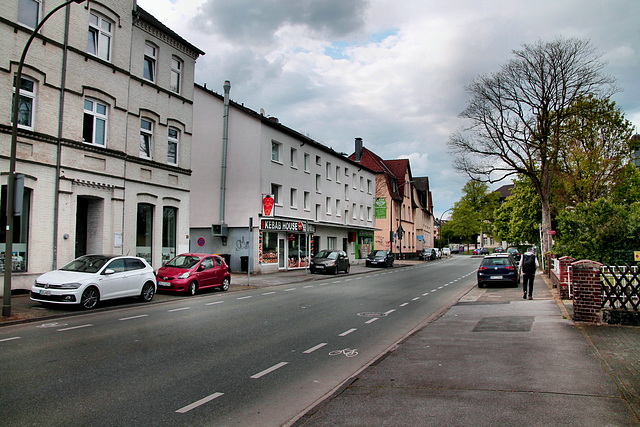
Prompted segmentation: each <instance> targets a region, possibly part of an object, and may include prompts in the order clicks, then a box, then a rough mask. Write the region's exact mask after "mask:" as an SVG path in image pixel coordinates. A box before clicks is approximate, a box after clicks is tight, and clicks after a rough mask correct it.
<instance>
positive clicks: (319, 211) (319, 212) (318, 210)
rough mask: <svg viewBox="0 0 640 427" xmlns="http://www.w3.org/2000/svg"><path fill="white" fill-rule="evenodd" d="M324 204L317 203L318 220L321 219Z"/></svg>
mask: <svg viewBox="0 0 640 427" xmlns="http://www.w3.org/2000/svg"><path fill="white" fill-rule="evenodd" d="M321 212H322V205H316V221H320V217H321V215H320V214H321Z"/></svg>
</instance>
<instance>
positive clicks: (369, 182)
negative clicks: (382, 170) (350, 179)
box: [367, 179, 371, 194]
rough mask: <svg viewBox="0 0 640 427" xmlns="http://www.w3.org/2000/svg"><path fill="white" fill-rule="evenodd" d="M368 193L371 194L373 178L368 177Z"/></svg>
mask: <svg viewBox="0 0 640 427" xmlns="http://www.w3.org/2000/svg"><path fill="white" fill-rule="evenodd" d="M367 193H368V194H371V180H370V179H367Z"/></svg>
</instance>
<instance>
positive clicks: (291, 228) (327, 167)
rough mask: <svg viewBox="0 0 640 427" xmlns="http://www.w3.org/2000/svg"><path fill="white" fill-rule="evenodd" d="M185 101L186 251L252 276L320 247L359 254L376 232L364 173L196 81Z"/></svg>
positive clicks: (299, 262) (296, 261)
mask: <svg viewBox="0 0 640 427" xmlns="http://www.w3.org/2000/svg"><path fill="white" fill-rule="evenodd" d="M225 90H227V91H229V90H230V85H228V86H227V88H226V89H225ZM194 106H195V109H194V133H193V141H192V150H193V159H192V168H193V175H192V186H191V251H193V252H214V253H220V254H223V255H224V256H225V257H227V260H228V261H229V263H230V267H231V269H232V270H234V271H239V270H244V269H246V268H250V269H251V271H255V272H260V273H269V272H275V271H280V270H289V269H296V268H306V267H307V266H308V263H309V254H314V253H317V251H318V250H321V249H338V250H344V251H345V252H347V254H348V255H349V258H350V260H351V262H357V260H358V259H360V258H363V257H366V254H368V253H369V251H370V250H371V248H372V245H373V235H374V230H375V219H374V201H375V175H374V173H373V172H372V171H371V170H369V169H368V168H366V167H362V166H361V165H359V164H357V163H355V162H353V161H351V160H349V159H348V158H346V157H345V156H343V155H342V154H340V153H337V152H335V151H334V150H332V149H331V148H329V147H326V146H324V145H322V144H319V143H318V142H316V141H314V140H312V139H310V138H308V137H306V136H304V135H302V134H300V133H299V132H296V131H294V130H292V129H290V128H288V127H286V126H283V125H282V124H280V123H279V121H278V120H277V119H275V118H273V117H267V116H265V115H264V114H260V113H257V112H255V111H252V110H250V109H248V108H246V107H244V106H242V105H240V104H237V103H235V102H233V101H230V100H229V95H228V92H227V94H226V95H225V96H223V95H220V94H217V93H215V92H213V91H211V90H209V89H207V88H206V87H202V86H198V85H196V88H195V96H194ZM225 107H226V109H228V114H226V113H225ZM225 117H226V118H227V119H228V120H227V123H226V124H225ZM225 132H226V133H225ZM267 196H269V197H267ZM265 198H266V199H267V201H266V202H265ZM271 198H272V200H271ZM250 221H251V223H252V226H251V228H250V227H249V225H250ZM243 262H244V265H243Z"/></svg>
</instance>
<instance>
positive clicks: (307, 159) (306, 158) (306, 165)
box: [304, 153, 311, 172]
mask: <svg viewBox="0 0 640 427" xmlns="http://www.w3.org/2000/svg"><path fill="white" fill-rule="evenodd" d="M310 162H311V156H309V154H307V153H304V171H305V172H309V163H310Z"/></svg>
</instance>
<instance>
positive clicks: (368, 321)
mask: <svg viewBox="0 0 640 427" xmlns="http://www.w3.org/2000/svg"><path fill="white" fill-rule="evenodd" d="M378 319H379V317H374V318H373V319H369V320H367V321H366V322H364V323H365V324H367V325H368V324H370V323H373V322H375V321H376V320H378Z"/></svg>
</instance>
